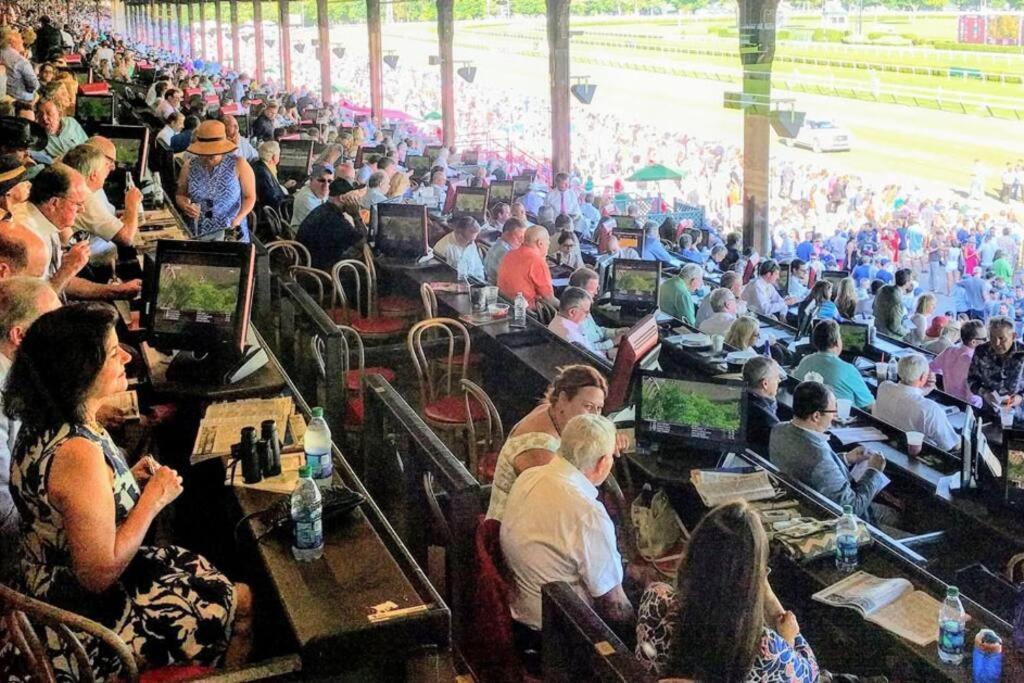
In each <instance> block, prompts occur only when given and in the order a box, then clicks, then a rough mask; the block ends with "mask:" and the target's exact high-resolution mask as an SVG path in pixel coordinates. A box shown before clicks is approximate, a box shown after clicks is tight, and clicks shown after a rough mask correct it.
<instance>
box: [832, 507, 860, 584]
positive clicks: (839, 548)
mask: <svg viewBox="0 0 1024 683" xmlns="http://www.w3.org/2000/svg"><path fill="white" fill-rule="evenodd" d="M856 568H857V518H856V517H855V516H854V514H853V508H852V507H851V506H849V505H844V506H843V516H842V517H840V518H839V519H838V521H836V569H838V570H839V571H841V572H852V571H853V570H854V569H856Z"/></svg>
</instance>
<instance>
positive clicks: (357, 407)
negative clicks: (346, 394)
mask: <svg viewBox="0 0 1024 683" xmlns="http://www.w3.org/2000/svg"><path fill="white" fill-rule="evenodd" d="M365 416H366V410H365V406H364V405H363V399H361V398H353V399H351V400H350V401H348V403H347V404H346V405H345V424H347V425H362V424H363V418H364V417H365Z"/></svg>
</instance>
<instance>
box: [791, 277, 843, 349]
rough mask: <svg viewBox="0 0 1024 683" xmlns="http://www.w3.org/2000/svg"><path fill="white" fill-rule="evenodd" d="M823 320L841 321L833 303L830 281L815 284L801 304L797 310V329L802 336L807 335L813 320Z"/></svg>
mask: <svg viewBox="0 0 1024 683" xmlns="http://www.w3.org/2000/svg"><path fill="white" fill-rule="evenodd" d="M823 318H824V319H829V320H839V311H838V310H837V309H836V305H835V304H834V303H833V302H832V283H831V282H829V281H828V280H818V281H817V282H815V283H814V286H813V287H811V291H810V292H809V293H808V294H807V298H806V299H804V300H803V301H801V302H800V306H799V308H798V309H797V320H798V321H799V322H798V324H797V328H798V330H799V333H800V335H801V336H803V335H805V334H807V331H808V330H810V326H811V321H812V320H817V319H823Z"/></svg>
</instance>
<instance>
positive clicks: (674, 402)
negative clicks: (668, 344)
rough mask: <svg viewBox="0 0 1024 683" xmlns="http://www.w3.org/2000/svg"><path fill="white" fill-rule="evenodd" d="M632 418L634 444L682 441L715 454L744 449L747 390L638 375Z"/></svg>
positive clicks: (647, 373) (715, 384)
mask: <svg viewBox="0 0 1024 683" xmlns="http://www.w3.org/2000/svg"><path fill="white" fill-rule="evenodd" d="M636 415H637V418H636V431H637V439H638V440H641V439H642V440H644V441H646V442H659V441H660V442H664V441H669V442H677V443H678V442H685V443H689V444H693V445H701V446H707V447H709V448H711V449H714V450H721V449H722V448H723V447H725V448H731V447H736V446H742V445H743V443H744V441H745V438H744V437H745V434H746V427H747V424H746V423H747V398H746V391H745V390H744V388H743V387H742V386H740V385H734V384H720V383H715V382H694V381H691V380H685V379H676V378H674V377H668V376H666V375H663V374H661V373H658V372H641V373H640V390H639V392H638V401H637V408H636Z"/></svg>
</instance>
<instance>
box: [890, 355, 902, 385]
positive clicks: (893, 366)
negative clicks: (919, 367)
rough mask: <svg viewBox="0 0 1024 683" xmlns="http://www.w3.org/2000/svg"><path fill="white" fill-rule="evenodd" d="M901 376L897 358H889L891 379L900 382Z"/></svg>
mask: <svg viewBox="0 0 1024 683" xmlns="http://www.w3.org/2000/svg"><path fill="white" fill-rule="evenodd" d="M899 378H900V373H899V365H898V364H897V363H896V359H895V358H890V359H889V381H890V382H898V381H899Z"/></svg>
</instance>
